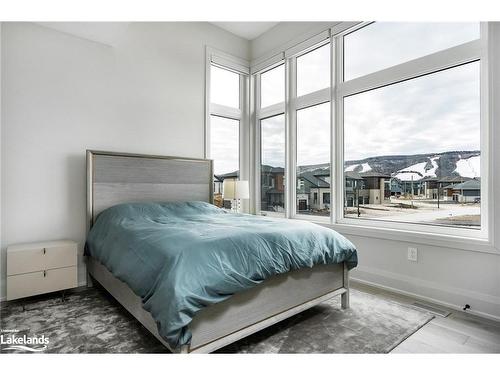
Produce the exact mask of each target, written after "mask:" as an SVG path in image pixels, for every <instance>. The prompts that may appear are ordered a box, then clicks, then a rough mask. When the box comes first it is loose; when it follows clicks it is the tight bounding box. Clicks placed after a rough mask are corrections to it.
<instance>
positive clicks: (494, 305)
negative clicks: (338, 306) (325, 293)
mask: <svg viewBox="0 0 500 375" xmlns="http://www.w3.org/2000/svg"><path fill="white" fill-rule="evenodd" d="M351 280H353V281H356V282H359V283H361V284H366V285H370V286H374V287H377V288H380V289H383V290H387V291H390V292H394V293H399V294H402V295H405V296H408V297H412V298H415V299H419V300H422V301H427V302H430V303H434V304H437V305H441V306H443V307H447V308H450V309H453V310H459V311H462V307H463V306H464V305H465V304H466V303H468V304H469V305H470V306H471V309H470V310H467V311H466V312H467V313H468V314H471V315H475V316H479V317H482V318H487V319H491V320H495V321H500V298H499V297H496V296H492V295H488V294H484V293H480V292H477V291H471V290H466V289H461V288H455V287H449V286H443V285H440V284H438V283H435V282H431V281H428V280H422V279H418V278H415V277H411V276H407V275H401V274H397V273H393V272H388V271H384V270H379V269H375V268H371V267H364V266H358V267H357V268H356V269H355V271H354V272H353V274H352V276H351Z"/></svg>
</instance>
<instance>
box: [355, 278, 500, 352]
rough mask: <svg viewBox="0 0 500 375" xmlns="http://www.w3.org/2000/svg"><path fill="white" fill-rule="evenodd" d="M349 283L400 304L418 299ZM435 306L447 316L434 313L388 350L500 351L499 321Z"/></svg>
mask: <svg viewBox="0 0 500 375" xmlns="http://www.w3.org/2000/svg"><path fill="white" fill-rule="evenodd" d="M352 287H353V288H354V289H358V290H360V291H362V292H367V293H371V294H375V295H377V296H380V297H382V298H386V299H388V300H392V301H395V302H399V303H403V304H408V305H411V304H412V303H413V302H415V301H418V300H416V299H414V298H411V297H407V296H404V295H401V294H397V293H392V292H388V291H385V290H382V289H379V288H375V287H371V286H367V285H363V284H360V283H356V282H352ZM420 302H423V301H420ZM426 303H427V302H426ZM427 304H428V303H427ZM436 306H437V305H436ZM437 307H440V309H444V310H448V311H450V312H451V314H450V315H448V316H447V317H446V318H442V317H439V316H436V317H435V318H434V319H432V320H431V321H430V322H429V323H427V324H426V325H425V326H423V327H422V328H420V329H419V330H418V331H417V332H415V333H414V334H413V335H411V336H410V337H408V338H407V339H406V340H405V341H403V342H402V343H401V344H399V345H398V346H397V347H396V348H394V350H393V351H392V352H391V353H500V322H497V321H493V320H489V319H484V318H480V317H476V316H474V315H471V314H467V313H464V312H462V311H455V310H450V309H448V308H445V307H442V306H437Z"/></svg>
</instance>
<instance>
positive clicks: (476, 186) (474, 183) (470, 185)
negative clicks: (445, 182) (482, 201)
mask: <svg viewBox="0 0 500 375" xmlns="http://www.w3.org/2000/svg"><path fill="white" fill-rule="evenodd" d="M452 189H454V190H480V189H481V181H479V180H469V181H465V182H462V183H461V184H455V185H453V187H452Z"/></svg>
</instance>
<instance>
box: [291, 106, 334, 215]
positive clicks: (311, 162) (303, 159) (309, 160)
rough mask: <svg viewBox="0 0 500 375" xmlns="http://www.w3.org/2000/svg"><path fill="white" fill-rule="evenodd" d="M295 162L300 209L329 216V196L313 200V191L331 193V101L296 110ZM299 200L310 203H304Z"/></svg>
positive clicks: (299, 211)
mask: <svg viewBox="0 0 500 375" xmlns="http://www.w3.org/2000/svg"><path fill="white" fill-rule="evenodd" d="M296 164H297V172H296V176H297V191H296V196H297V213H299V214H308V215H317V216H327V217H328V216H330V200H329V199H328V202H325V201H324V200H323V201H322V202H318V200H317V199H315V200H313V201H312V202H310V201H311V199H310V195H311V194H317V193H319V192H321V193H322V194H324V193H328V194H329V193H330V103H323V104H319V105H315V106H313V107H308V108H304V109H301V110H298V111H297V163H296ZM299 186H300V188H299ZM300 200H306V202H307V201H309V202H310V204H307V205H305V206H304V204H301V203H300Z"/></svg>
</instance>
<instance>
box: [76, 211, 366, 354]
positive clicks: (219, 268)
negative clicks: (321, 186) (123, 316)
mask: <svg viewBox="0 0 500 375" xmlns="http://www.w3.org/2000/svg"><path fill="white" fill-rule="evenodd" d="M85 251H86V254H87V255H91V256H92V257H94V258H96V259H97V260H98V261H100V262H101V263H102V264H103V265H104V266H106V268H107V269H108V270H109V271H110V272H112V273H113V274H114V275H115V277H117V278H118V279H120V280H122V281H124V282H125V283H126V284H127V285H128V286H129V287H130V288H131V289H132V290H133V291H134V293H136V294H137V295H138V296H140V297H141V298H142V301H143V304H144V308H145V309H146V310H147V311H149V312H150V313H151V315H152V316H153V318H154V319H155V321H156V322H157V324H158V330H159V333H160V335H161V336H162V337H163V338H164V339H165V340H166V341H167V342H168V343H169V345H170V346H171V347H172V348H178V347H179V346H180V345H184V344H188V343H189V342H190V340H191V334H190V332H189V329H188V324H189V322H190V321H191V320H192V318H193V317H194V315H195V314H196V312H197V311H199V310H200V309H202V308H203V307H206V306H209V305H211V304H214V303H217V302H221V301H223V300H225V299H226V298H228V297H230V296H231V295H232V294H234V293H236V292H239V291H242V290H245V289H248V288H251V287H253V286H255V285H257V284H259V283H260V282H262V281H263V280H265V279H266V278H268V277H270V276H272V275H276V274H280V273H284V272H287V271H290V270H294V269H298V268H301V267H312V266H314V265H316V264H330V263H340V262H343V261H345V262H347V265H348V266H349V268H353V267H355V266H356V264H357V254H356V249H355V247H354V245H353V244H352V243H351V242H349V241H348V240H347V239H346V238H344V237H343V236H342V235H340V234H339V233H337V232H335V231H334V230H332V229H328V228H325V227H322V226H319V225H315V224H312V223H309V222H304V221H297V220H285V219H275V218H269V217H263V216H254V215H246V214H234V213H228V212H226V211H224V210H222V209H219V208H217V207H215V206H213V205H211V204H208V203H205V202H179V203H130V204H121V205H117V206H114V207H111V208H108V209H107V210H105V211H103V212H102V213H101V214H100V215H99V216H98V218H97V220H96V222H95V224H94V226H93V227H92V229H91V230H90V232H89V235H88V238H87V243H86V250H85Z"/></svg>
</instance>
